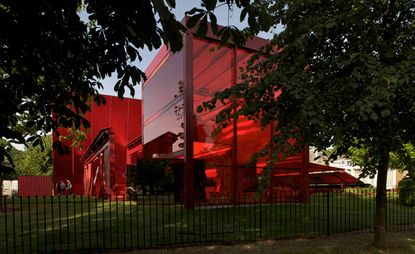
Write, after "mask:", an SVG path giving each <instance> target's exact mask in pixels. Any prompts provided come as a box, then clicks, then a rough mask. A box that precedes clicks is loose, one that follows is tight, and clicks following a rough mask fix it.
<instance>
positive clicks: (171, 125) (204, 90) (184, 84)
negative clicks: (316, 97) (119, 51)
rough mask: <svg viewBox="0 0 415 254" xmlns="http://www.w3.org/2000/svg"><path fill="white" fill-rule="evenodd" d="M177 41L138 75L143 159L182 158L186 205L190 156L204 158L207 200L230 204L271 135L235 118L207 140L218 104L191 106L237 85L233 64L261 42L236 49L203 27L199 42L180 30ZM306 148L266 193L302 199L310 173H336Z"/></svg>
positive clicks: (251, 185) (247, 183) (245, 188)
mask: <svg viewBox="0 0 415 254" xmlns="http://www.w3.org/2000/svg"><path fill="white" fill-rule="evenodd" d="M184 41H185V46H184V48H183V50H182V51H181V52H179V53H176V54H172V53H170V52H169V51H168V50H167V49H166V48H164V49H162V50H161V51H160V52H159V53H158V55H157V56H156V58H155V59H154V60H153V62H152V63H151V64H150V66H149V68H148V70H147V72H146V74H147V77H148V79H147V81H146V82H145V83H144V85H143V92H142V94H143V123H144V124H143V128H144V129H143V144H144V157H145V158H154V157H159V158H172V159H173V158H176V159H177V158H182V159H184V181H183V182H184V199H185V204H186V205H187V206H188V207H191V206H192V205H193V202H194V198H195V197H194V195H193V193H194V180H193V179H194V174H195V171H194V165H195V160H203V161H204V165H205V174H206V176H207V177H208V178H210V180H211V181H212V180H213V181H214V183H215V184H214V186H211V187H210V188H209V190H208V192H210V193H207V197H208V198H209V196H214V195H215V193H221V195H222V196H223V197H224V198H225V199H226V200H228V201H229V202H235V200H237V199H238V198H239V197H240V196H241V195H245V193H247V192H253V191H254V190H255V188H256V187H257V186H258V180H257V177H258V174H260V173H261V171H262V169H263V167H264V165H265V161H266V158H264V159H263V161H259V162H258V163H257V164H256V165H250V163H251V158H252V156H253V155H254V154H255V153H256V152H258V151H260V149H262V148H263V147H264V145H266V144H267V143H268V141H269V140H270V138H271V136H272V135H274V133H273V128H272V126H268V127H267V128H265V129H263V130H261V128H260V126H259V124H258V123H255V122H254V121H252V120H248V119H246V118H243V117H240V118H239V119H238V120H237V121H233V122H231V123H230V125H229V126H228V127H227V128H225V129H223V130H222V132H221V133H220V134H219V135H217V136H215V137H212V135H211V134H212V131H213V129H214V127H215V123H214V119H215V117H216V115H217V114H218V112H219V111H220V110H221V109H223V107H220V106H218V107H217V108H216V109H215V110H212V111H209V112H202V113H197V112H196V108H197V107H198V106H199V105H201V104H202V102H204V101H207V100H210V99H211V98H212V97H213V96H214V94H215V93H216V92H218V91H221V90H223V89H225V88H228V87H231V86H235V85H236V84H237V83H238V82H240V81H241V80H240V76H241V73H240V68H241V67H242V68H243V67H244V66H245V65H246V63H247V61H248V60H249V59H250V57H251V56H252V54H253V53H255V52H256V51H257V50H258V49H259V48H260V47H261V46H263V45H265V44H267V43H268V41H267V40H264V39H261V38H253V39H252V40H250V41H248V42H247V43H246V45H245V47H243V48H236V47H234V46H232V45H230V46H223V47H220V48H218V46H219V42H218V40H217V39H216V38H215V36H213V35H212V33H210V32H208V35H207V36H206V38H205V39H198V38H196V37H194V36H193V34H192V33H187V34H186V35H184ZM236 104H237V103H236V102H235V105H236ZM308 153H309V152H308V148H305V149H304V151H303V153H302V154H299V155H298V156H294V157H290V158H287V160H286V161H284V162H281V163H278V164H276V165H275V167H274V169H273V171H272V176H271V177H272V183H271V186H270V188H271V192H272V188H275V189H277V190H278V189H281V188H288V189H295V190H298V191H299V193H300V194H302V195H303V196H307V195H308V193H309V184H310V175H309V174H310V172H314V173H315V174H317V173H319V172H323V171H327V172H329V171H330V172H332V171H333V170H334V171H336V170H338V169H334V168H328V167H326V168H325V169H324V170H321V167H319V166H318V165H315V164H314V163H310V162H309V157H308ZM248 165H249V166H248ZM323 167H324V166H323ZM339 170H340V169H339ZM312 179H315V177H314V178H312ZM319 179H321V178H319ZM355 180H356V181H357V182H358V180H357V179H355ZM356 181H355V182H356Z"/></svg>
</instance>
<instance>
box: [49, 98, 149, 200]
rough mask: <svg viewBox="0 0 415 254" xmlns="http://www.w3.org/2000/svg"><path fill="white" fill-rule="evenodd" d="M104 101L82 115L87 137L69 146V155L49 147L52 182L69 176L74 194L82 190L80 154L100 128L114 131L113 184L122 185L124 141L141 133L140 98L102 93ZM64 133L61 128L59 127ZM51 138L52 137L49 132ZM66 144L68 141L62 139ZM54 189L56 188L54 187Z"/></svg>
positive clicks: (82, 192) (124, 163)
mask: <svg viewBox="0 0 415 254" xmlns="http://www.w3.org/2000/svg"><path fill="white" fill-rule="evenodd" d="M104 97H105V99H106V104H105V105H101V106H98V105H96V104H95V103H94V104H93V105H92V110H91V112H89V113H87V115H86V116H85V117H86V119H88V120H89V122H90V124H91V128H90V129H89V130H87V131H86V133H87V138H86V140H85V141H83V142H82V145H83V148H82V149H80V148H71V152H72V153H71V154H70V155H63V156H62V155H59V154H58V153H57V151H55V150H54V151H53V172H54V179H53V181H54V186H56V183H57V182H59V181H61V180H64V181H66V179H69V180H70V181H71V182H72V185H73V191H74V193H75V194H84V184H83V182H84V172H83V165H82V162H81V160H80V159H81V157H82V155H83V153H84V152H85V151H86V149H87V148H88V146H89V145H90V144H91V142H92V141H93V140H94V138H95V137H96V135H97V134H98V133H99V132H100V131H101V130H102V129H104V128H111V132H112V133H113V134H114V138H115V140H114V145H115V147H114V154H113V155H111V156H113V158H114V167H115V184H120V185H125V167H126V145H127V144H128V143H129V142H131V141H132V140H134V139H135V138H137V137H138V136H140V135H141V100H138V99H123V100H121V99H119V98H118V97H116V96H109V95H104ZM59 131H60V133H61V134H63V135H65V134H66V133H67V132H66V131H65V130H62V129H61V130H59ZM53 141H56V137H55V136H54V135H53ZM64 144H66V145H68V146H69V147H70V145H71V141H64ZM55 191H56V190H55Z"/></svg>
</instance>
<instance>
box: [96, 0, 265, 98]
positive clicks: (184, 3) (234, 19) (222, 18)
mask: <svg viewBox="0 0 415 254" xmlns="http://www.w3.org/2000/svg"><path fill="white" fill-rule="evenodd" d="M193 7H199V1H194V0H176V8H175V9H173V11H172V12H173V13H174V15H175V16H176V18H177V20H182V19H183V18H184V13H185V12H186V11H189V10H191V9H192V8H193ZM215 13H216V17H217V20H218V24H219V25H228V22H229V24H230V25H234V26H236V27H238V28H240V29H242V28H244V27H246V26H247V23H246V22H242V23H241V22H240V21H239V15H240V10H239V9H238V8H235V9H234V11H232V12H229V11H228V7H227V5H223V6H220V7H218V8H217V10H215ZM228 13H229V14H230V15H229V20H228ZM259 37H262V38H271V34H270V33H260V34H259ZM157 52H158V50H153V51H149V50H148V49H143V50H141V51H140V54H141V56H142V58H143V59H142V61H141V62H138V61H137V63H136V64H135V65H136V66H137V67H138V68H139V69H140V70H143V71H145V70H146V68H147V67H148V65H149V64H150V63H151V61H152V60H153V58H154V57H155V56H156V54H157ZM116 76H117V75H112V76H111V77H110V78H106V79H104V80H103V82H102V83H103V84H104V89H103V90H100V93H101V94H105V95H117V93H116V92H115V91H114V85H115V83H116V82H117V79H116ZM124 97H126V98H131V96H130V92H129V90H128V89H127V90H126V92H125V94H124ZM135 98H137V99H141V86H136V95H135Z"/></svg>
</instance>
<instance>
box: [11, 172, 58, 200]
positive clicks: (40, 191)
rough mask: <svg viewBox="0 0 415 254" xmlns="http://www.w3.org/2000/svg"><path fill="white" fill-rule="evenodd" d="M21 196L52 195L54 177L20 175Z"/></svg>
mask: <svg viewBox="0 0 415 254" xmlns="http://www.w3.org/2000/svg"><path fill="white" fill-rule="evenodd" d="M18 181H19V196H21V197H22V196H23V197H27V196H51V195H52V177H50V176H19V178H18Z"/></svg>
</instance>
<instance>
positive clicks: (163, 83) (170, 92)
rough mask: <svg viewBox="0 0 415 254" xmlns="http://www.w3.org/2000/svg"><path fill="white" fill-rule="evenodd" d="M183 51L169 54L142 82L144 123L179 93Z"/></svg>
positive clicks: (169, 105)
mask: <svg viewBox="0 0 415 254" xmlns="http://www.w3.org/2000/svg"><path fill="white" fill-rule="evenodd" d="M183 51H184V50H182V51H181V52H179V53H177V54H173V55H171V56H169V58H168V59H167V60H166V62H165V63H163V64H162V66H161V67H160V68H159V69H158V70H157V71H156V73H155V74H154V76H152V77H151V78H150V80H148V81H147V82H146V83H145V84H144V87H143V100H144V102H143V112H144V123H145V122H146V121H147V120H148V119H149V118H151V117H154V115H156V114H158V113H159V112H160V111H161V110H162V109H163V108H165V107H167V108H169V107H171V102H172V101H173V100H174V99H175V95H180V94H181V93H180V92H179V85H180V84H181V83H182V82H183V64H184V63H183ZM179 82H180V83H179Z"/></svg>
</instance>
